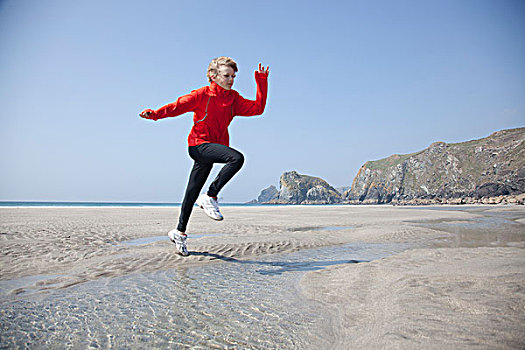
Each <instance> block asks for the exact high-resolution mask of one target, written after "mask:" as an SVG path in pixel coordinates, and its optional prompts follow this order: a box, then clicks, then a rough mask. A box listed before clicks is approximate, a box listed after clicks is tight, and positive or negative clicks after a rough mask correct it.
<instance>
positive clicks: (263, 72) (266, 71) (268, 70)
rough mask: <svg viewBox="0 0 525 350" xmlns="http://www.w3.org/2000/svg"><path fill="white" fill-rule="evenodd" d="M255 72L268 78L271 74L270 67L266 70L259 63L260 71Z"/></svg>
mask: <svg viewBox="0 0 525 350" xmlns="http://www.w3.org/2000/svg"><path fill="white" fill-rule="evenodd" d="M255 72H257V73H259V74H264V75H266V76H268V74H270V66H266V68H264V66H263V65H262V64H261V63H259V70H256V71H255Z"/></svg>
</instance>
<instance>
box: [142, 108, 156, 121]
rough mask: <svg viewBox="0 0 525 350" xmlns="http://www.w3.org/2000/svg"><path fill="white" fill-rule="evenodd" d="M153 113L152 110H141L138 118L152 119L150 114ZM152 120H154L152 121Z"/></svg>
mask: <svg viewBox="0 0 525 350" xmlns="http://www.w3.org/2000/svg"><path fill="white" fill-rule="evenodd" d="M153 112H154V111H153V110H152V109H145V110H143V111H142V112H140V114H139V115H140V117H141V118H144V119H153V117H151V114H152V113H153ZM153 120H154V119H153Z"/></svg>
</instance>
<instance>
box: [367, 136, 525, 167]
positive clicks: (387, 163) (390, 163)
mask: <svg viewBox="0 0 525 350" xmlns="http://www.w3.org/2000/svg"><path fill="white" fill-rule="evenodd" d="M524 134H525V128H516V129H508V130H501V131H497V132H495V133H493V134H491V135H490V136H488V137H484V138H481V139H477V140H470V141H464V142H457V143H445V142H435V143H433V144H432V145H430V146H429V147H428V148H426V149H424V150H422V151H419V152H415V153H410V154H394V155H392V156H390V157H388V158H383V159H379V160H373V161H368V162H366V163H365V164H364V167H365V168H368V169H370V170H385V169H388V168H390V167H394V166H397V165H399V164H401V163H403V162H404V161H405V160H407V159H409V158H410V157H413V156H417V155H418V154H420V153H422V152H424V151H426V150H428V149H429V148H430V147H432V146H433V145H435V144H438V143H442V144H445V145H446V147H454V148H455V149H456V152H474V149H475V147H476V146H486V145H489V144H491V143H498V142H501V143H506V142H508V140H509V139H514V140H516V139H520V138H521V139H523V135H524ZM518 151H519V150H515V152H518Z"/></svg>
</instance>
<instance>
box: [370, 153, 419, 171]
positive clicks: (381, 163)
mask: <svg viewBox="0 0 525 350" xmlns="http://www.w3.org/2000/svg"><path fill="white" fill-rule="evenodd" d="M421 152H423V151H419V152H416V153H410V154H394V155H392V156H390V157H388V158H383V159H379V160H371V161H368V162H366V163H365V165H364V167H365V168H368V169H370V170H383V169H387V168H390V167H394V166H397V165H398V164H401V163H403V162H404V161H405V160H407V159H408V158H410V157H413V156H415V155H418V154H419V153H421Z"/></svg>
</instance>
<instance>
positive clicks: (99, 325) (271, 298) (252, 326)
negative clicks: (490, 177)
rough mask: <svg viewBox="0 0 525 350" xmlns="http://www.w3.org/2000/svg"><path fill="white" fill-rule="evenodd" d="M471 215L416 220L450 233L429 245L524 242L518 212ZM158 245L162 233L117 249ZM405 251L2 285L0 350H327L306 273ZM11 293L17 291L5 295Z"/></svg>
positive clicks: (378, 247)
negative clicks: (302, 284)
mask: <svg viewBox="0 0 525 350" xmlns="http://www.w3.org/2000/svg"><path fill="white" fill-rule="evenodd" d="M466 211H470V210H466ZM472 212H475V214H478V215H480V216H479V217H478V218H473V219H468V220H439V221H419V222H416V223H415V224H417V225H421V226H425V227H429V228H432V229H436V230H441V231H445V232H448V233H452V235H451V236H449V237H447V238H445V239H442V240H437V241H434V242H432V243H431V244H432V245H433V246H438V247H477V246H520V244H523V242H524V236H525V233H524V229H523V228H524V227H525V226H524V225H523V224H521V223H518V222H516V221H515V220H516V219H522V218H523V214H522V213H521V212H516V213H512V212H510V213H509V212H505V213H502V212H497V211H490V210H485V209H478V208H475V209H472ZM299 229H301V228H299ZM304 229H308V230H311V229H314V228H304ZM315 229H319V230H323V229H325V230H326V229H329V230H330V229H332V230H337V229H351V227H348V226H334V227H328V228H326V227H320V228H315ZM193 237H194V238H198V237H195V236H193ZM162 240H167V237H166V236H155V237H147V238H143V239H139V240H134V241H126V242H121V243H120V244H131V245H142V244H150V243H156V242H159V241H162ZM410 247H412V246H411V245H408V244H347V245H342V246H336V247H325V248H319V249H311V250H303V251H299V252H295V253H288V254H274V255H270V256H265V257H257V258H253V259H252V260H237V259H234V258H227V257H223V256H221V255H215V256H214V257H216V259H217V260H219V261H220V262H218V263H213V264H207V265H201V266H196V267H186V268H179V269H172V270H166V271H157V272H153V273H140V274H139V273H136V274H131V275H127V276H122V277H116V278H100V279H98V280H95V281H90V282H86V283H83V284H79V285H75V286H72V287H69V288H65V289H50V290H43V289H39V287H38V283H39V281H43V280H46V279H52V278H54V277H56V276H46V275H39V276H30V277H24V278H20V279H16V280H10V281H1V282H0V292H1V293H2V294H3V297H2V299H1V301H0V348H2V349H4V348H16V347H21V348H31V349H38V348H45V349H63V348H68V347H72V348H81V349H84V348H118V349H143V348H171V349H183V348H196V349H199V348H200V349H209V348H220V349H222V348H234V349H276V348H279V349H328V348H330V345H331V339H333V336H334V334H331V333H330V332H331V329H332V328H331V327H330V322H331V318H330V315H329V314H328V313H327V312H326V311H325V310H324V309H323V308H322V307H321V306H320V305H319V304H315V303H312V302H309V301H307V300H305V299H303V298H302V297H301V295H302V294H301V292H300V290H298V282H299V280H300V279H301V278H302V277H303V276H304V274H305V273H306V272H307V271H314V270H320V269H323V268H326V267H328V266H332V265H336V264H356V263H361V262H364V261H371V260H375V259H378V258H382V257H386V256H388V255H392V254H396V253H398V252H401V251H403V250H405V249H408V248H410ZM196 254H207V255H213V254H210V253H196ZM221 260H222V261H221ZM13 289H16V290H17V292H16V293H8V292H9V291H10V290H13ZM17 293H18V294H17Z"/></svg>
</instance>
